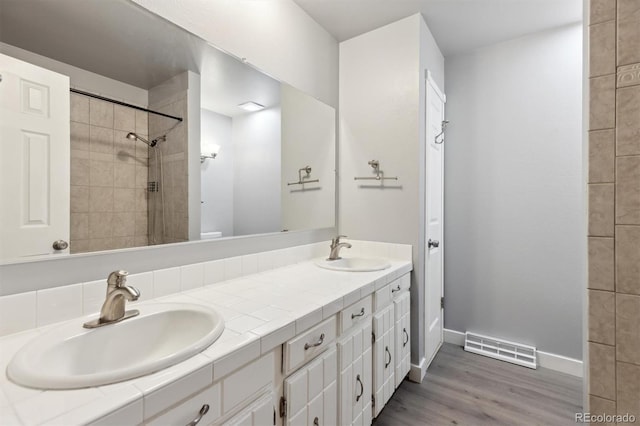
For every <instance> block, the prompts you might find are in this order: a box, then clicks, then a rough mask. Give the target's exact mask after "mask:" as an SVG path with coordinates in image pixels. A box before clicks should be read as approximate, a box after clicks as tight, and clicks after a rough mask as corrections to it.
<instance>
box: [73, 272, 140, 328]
mask: <svg viewBox="0 0 640 426" xmlns="http://www.w3.org/2000/svg"><path fill="white" fill-rule="evenodd" d="M127 275H129V273H128V272H127V271H113V272H112V273H110V274H109V278H107V298H106V300H105V301H104V303H103V305H102V308H101V309H100V317H99V318H98V319H96V320H93V321H89V322H87V323H85V324H84V325H83V327H84V328H96V327H102V326H103V325H108V324H113V323H116V322H119V321H122V320H125V319H127V318H131V317H135V316H136V315H138V314H140V311H138V310H137V309H134V310H131V311H126V312H125V310H124V306H125V303H126V301H127V300H128V301H134V300H138V298H139V297H140V292H139V291H138V289H136V288H134V287H131V286H128V285H125V284H126V282H127Z"/></svg>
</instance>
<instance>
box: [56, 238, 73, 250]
mask: <svg viewBox="0 0 640 426" xmlns="http://www.w3.org/2000/svg"><path fill="white" fill-rule="evenodd" d="M52 246H53V249H54V250H66V249H67V247H69V243H68V242H66V241H65V240H57V241H54V242H53V245H52Z"/></svg>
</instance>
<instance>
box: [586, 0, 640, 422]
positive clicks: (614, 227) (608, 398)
mask: <svg viewBox="0 0 640 426" xmlns="http://www.w3.org/2000/svg"><path fill="white" fill-rule="evenodd" d="M589 67H590V75H589V77H590V105H589V130H590V131H589V403H590V410H589V411H590V412H591V413H592V414H619V415H624V414H627V413H629V414H632V415H635V416H636V418H640V0H617V1H616V0H591V2H590V22H589Z"/></svg>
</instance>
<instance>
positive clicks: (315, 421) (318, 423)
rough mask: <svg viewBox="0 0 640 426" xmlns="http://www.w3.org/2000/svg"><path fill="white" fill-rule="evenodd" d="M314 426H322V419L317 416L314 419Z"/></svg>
mask: <svg viewBox="0 0 640 426" xmlns="http://www.w3.org/2000/svg"><path fill="white" fill-rule="evenodd" d="M313 426H320V420H319V419H318V418H317V417H316V418H315V419H313Z"/></svg>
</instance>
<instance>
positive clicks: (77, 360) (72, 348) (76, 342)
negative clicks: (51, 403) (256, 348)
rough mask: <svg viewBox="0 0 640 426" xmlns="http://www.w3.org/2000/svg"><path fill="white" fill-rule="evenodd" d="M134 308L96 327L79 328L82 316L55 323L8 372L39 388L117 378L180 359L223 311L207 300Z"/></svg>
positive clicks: (217, 331)
mask: <svg viewBox="0 0 640 426" xmlns="http://www.w3.org/2000/svg"><path fill="white" fill-rule="evenodd" d="M136 308H138V309H139V310H140V315H139V316H137V317H134V318H130V319H127V320H124V321H122V322H119V323H115V324H110V325H106V326H103V327H100V328H95V329H86V328H83V327H82V324H83V323H84V322H85V321H86V319H79V320H77V321H73V322H69V323H65V324H63V325H61V326H59V327H56V328H53V329H52V330H50V331H48V332H46V333H44V334H42V335H40V336H38V337H36V338H35V339H34V340H33V341H32V342H30V343H29V344H27V345H25V346H24V347H23V348H22V349H20V350H19V351H18V352H17V353H16V355H15V356H14V357H13V359H12V360H11V362H10V363H9V365H8V367H7V375H8V376H9V378H10V379H11V380H12V381H14V382H16V383H18V384H20V385H24V386H29V387H33V388H40V389H74V388H83V387H89V386H99V385H105V384H110V383H116V382H119V381H122V380H128V379H132V378H134V377H139V376H143V375H145V374H149V373H152V372H154V371H158V370H161V369H163V368H166V367H169V366H171V365H174V364H177V363H178V362H181V361H184V360H185V359H187V358H190V357H192V356H193V355H195V354H197V353H198V352H201V351H202V350H204V349H205V348H206V347H208V346H209V345H211V344H212V343H213V342H215V341H216V339H218V337H220V335H221V334H222V332H223V331H224V320H223V319H222V316H221V315H220V314H219V313H218V312H216V311H215V310H213V309H210V308H207V307H206V306H201V305H197V304H189V303H155V304H149V305H138V306H136ZM94 317H95V315H94Z"/></svg>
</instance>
